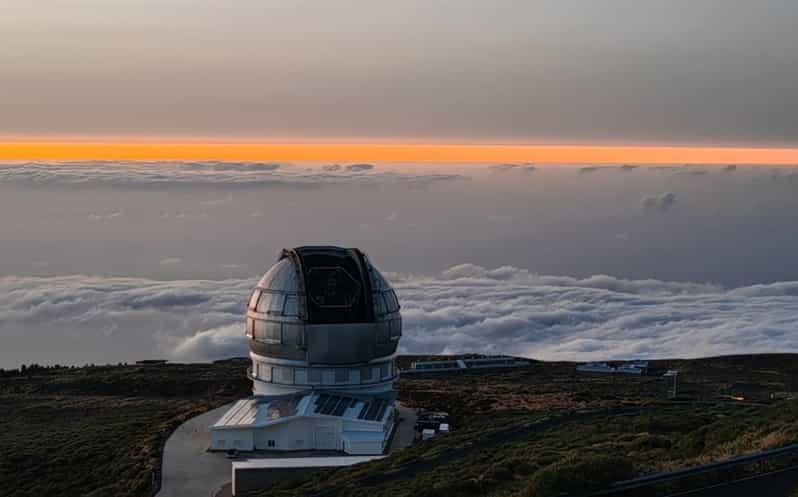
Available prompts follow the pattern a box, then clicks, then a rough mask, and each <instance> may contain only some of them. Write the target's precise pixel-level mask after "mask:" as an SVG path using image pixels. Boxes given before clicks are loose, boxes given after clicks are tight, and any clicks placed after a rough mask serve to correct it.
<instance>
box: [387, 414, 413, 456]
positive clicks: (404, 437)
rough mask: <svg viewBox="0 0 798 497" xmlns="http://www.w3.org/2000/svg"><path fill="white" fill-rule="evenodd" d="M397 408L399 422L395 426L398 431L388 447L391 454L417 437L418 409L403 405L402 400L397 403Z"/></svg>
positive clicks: (408, 444)
mask: <svg viewBox="0 0 798 497" xmlns="http://www.w3.org/2000/svg"><path fill="white" fill-rule="evenodd" d="M396 410H397V411H398V412H397V417H398V419H399V424H397V425H396V428H394V429H395V430H396V433H394V434H393V439H392V440H391V446H390V447H388V453H389V454H393V453H394V452H396V451H398V450H402V449H404V448H405V447H408V446H410V445H411V444H412V443H413V441H414V440H415V438H416V410H415V409H411V408H409V407H406V406H403V405H402V403H401V402H397V403H396Z"/></svg>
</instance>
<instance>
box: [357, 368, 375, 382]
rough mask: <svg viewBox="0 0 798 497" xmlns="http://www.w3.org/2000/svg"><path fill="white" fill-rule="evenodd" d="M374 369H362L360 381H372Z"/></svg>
mask: <svg viewBox="0 0 798 497" xmlns="http://www.w3.org/2000/svg"><path fill="white" fill-rule="evenodd" d="M372 372H373V371H372V368H360V381H371V378H372V376H371V373H372Z"/></svg>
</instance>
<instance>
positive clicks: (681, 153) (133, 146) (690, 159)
mask: <svg viewBox="0 0 798 497" xmlns="http://www.w3.org/2000/svg"><path fill="white" fill-rule="evenodd" d="M0 160H6V161H8V160H54V161H70V160H130V161H145V160H147V161H159V160H197V161H203V160H219V161H233V160H237V161H297V162H302V161H308V162H323V161H342V162H352V161H363V162H460V163H469V162H472V163H490V162H537V163H552V164H557V163H560V164H567V163H591V164H623V163H634V164H737V165H798V148H787V147H780V148H777V147H733V146H687V145H562V144H560V145H506V144H456V143H439V144H435V143H390V142H385V143H369V142H366V143H343V142H340V143H330V142H309V143H299V142H283V143H269V142H237V141H230V142H212V143H209V142H197V141H102V140H95V141H89V140H87V141H57V140H39V141H36V140H30V141H21V140H20V141H16V140H12V141H0Z"/></svg>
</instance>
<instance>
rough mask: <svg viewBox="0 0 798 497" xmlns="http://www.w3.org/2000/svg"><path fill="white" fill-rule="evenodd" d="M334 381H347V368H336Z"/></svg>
mask: <svg viewBox="0 0 798 497" xmlns="http://www.w3.org/2000/svg"><path fill="white" fill-rule="evenodd" d="M335 382H336V383H349V370H348V369H346V368H338V369H336V370H335Z"/></svg>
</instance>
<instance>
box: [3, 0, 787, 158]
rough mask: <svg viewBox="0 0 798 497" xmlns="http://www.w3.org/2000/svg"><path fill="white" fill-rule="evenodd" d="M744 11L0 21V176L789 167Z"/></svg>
mask: <svg viewBox="0 0 798 497" xmlns="http://www.w3.org/2000/svg"><path fill="white" fill-rule="evenodd" d="M764 4H767V8H762V6H763V5H764ZM764 4H760V3H756V4H753V3H751V2H748V1H745V0H727V1H723V2H718V1H711V0H698V1H695V0H692V1H687V0H675V1H674V0H670V1H664V0H663V1H649V2H645V3H641V2H638V1H635V0H610V1H609V2H608V3H604V2H601V3H597V2H594V1H586V0H583V1H573V2H555V1H543V0H538V1H529V0H524V1H513V0H499V1H496V2H483V1H479V0H459V1H457V2H447V1H429V0H407V1H403V2H379V1H368V0H341V1H339V2H324V1H310V0H298V1H292V2H284V1H278V0H239V1H236V2H219V1H213V0H168V1H149V0H146V1H144V0H119V1H114V2H107V1H102V0H52V1H49V2H47V7H46V8H43V7H42V3H40V2H30V1H28V0H7V1H5V2H3V5H2V7H0V32H2V33H3V39H4V43H3V46H2V48H0V71H2V78H0V88H1V89H2V91H0V114H2V119H0V159H96V158H108V159H135V158H146V159H168V158H171V159H229V160H252V159H255V160H325V159H328V160H371V161H377V160H397V161H403V160H404V161H407V160H412V161H523V160H526V161H540V162H573V161H594V162H641V163H645V162H717V163H724V162H737V163H795V162H798V160H796V156H798V153H797V152H796V151H795V150H794V148H795V147H796V137H798V119H796V117H795V116H796V115H798V51H796V50H795V49H794V47H795V46H798V32H797V31H796V30H795V29H794V22H793V21H794V19H795V18H796V16H798V5H797V4H795V3H794V2H783V1H776V0H773V1H769V2H764ZM75 141H77V142H81V143H80V144H74V143H63V142H75ZM20 142H22V143H25V144H24V145H20ZM131 142H133V143H136V144H137V145H132V144H131ZM152 142H157V143H158V145H157V146H154V145H153V143H152ZM87 143H88V144H87ZM164 143H168V144H171V145H168V146H166V145H164ZM176 143H179V144H182V145H181V146H179V147H176V146H174V144H176ZM208 143H216V144H224V145H216V146H212V147H209V146H208V145H207V144H208ZM286 143H287V144H291V145H290V146H286V145H275V144H286ZM242 144H249V145H242ZM252 144H258V146H257V147H255V146H253V145H252ZM264 144H266V145H264ZM307 144H312V145H313V146H312V147H302V146H300V145H307ZM329 144H336V145H335V146H331V145H329ZM341 144H346V145H345V146H342V145H341ZM358 144H361V145H358ZM362 144H366V145H362ZM374 144H383V146H380V147H375V146H374ZM384 144H389V145H391V146H390V147H389V146H385V145H384ZM408 144H410V145H418V144H422V145H424V146H423V147H418V146H415V147H407V146H406V145H408ZM396 145H403V146H402V147H398V148H397V147H396ZM455 145H461V146H455ZM462 145H465V146H462ZM485 145H493V146H491V147H485ZM506 145H513V147H507V146H506ZM535 145H538V146H539V145H566V146H565V147H563V148H553V149H552V148H539V147H536V148H529V146H535ZM575 145H588V146H591V147H592V146H597V145H598V146H604V147H615V146H621V147H626V146H640V145H646V146H654V147H699V148H697V149H695V148H691V149H690V150H685V149H684V148H676V149H669V150H663V149H661V148H653V149H645V150H640V149H637V148H634V149H628V148H620V149H616V150H608V149H606V148H603V149H599V150H597V149H594V148H574V146H575ZM517 146H521V147H520V148H519V147H517ZM706 147H722V148H723V149H724V150H714V149H710V150H708V149H706ZM740 148H754V149H755V150H739V149H740ZM772 148H777V149H788V150H770V149H772Z"/></svg>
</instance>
